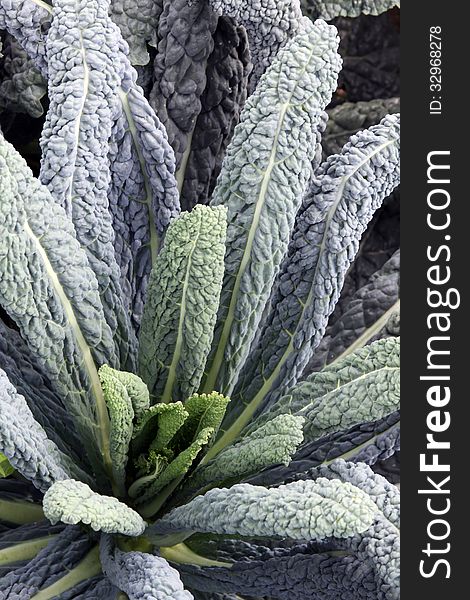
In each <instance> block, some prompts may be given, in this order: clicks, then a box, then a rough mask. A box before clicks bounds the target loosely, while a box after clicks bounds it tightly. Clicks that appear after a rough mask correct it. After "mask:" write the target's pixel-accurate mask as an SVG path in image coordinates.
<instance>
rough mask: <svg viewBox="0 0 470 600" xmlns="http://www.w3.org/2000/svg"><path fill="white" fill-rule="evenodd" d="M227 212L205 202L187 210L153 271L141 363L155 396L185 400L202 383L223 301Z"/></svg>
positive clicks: (171, 234)
mask: <svg viewBox="0 0 470 600" xmlns="http://www.w3.org/2000/svg"><path fill="white" fill-rule="evenodd" d="M225 215H226V209H225V208H223V207H216V208H209V207H204V206H198V207H196V208H195V210H193V211H192V212H191V213H183V214H182V215H181V217H179V218H178V219H177V220H175V221H174V222H173V223H172V225H171V226H170V228H169V230H168V233H167V235H166V238H165V246H164V248H163V250H162V252H161V253H160V255H159V256H158V259H157V261H156V264H155V268H154V270H153V271H152V275H151V280H150V284H149V290H148V302H147V304H146V307H145V312H144V316H143V321H142V329H141V333H140V348H139V369H140V375H141V377H142V378H143V380H144V381H145V382H146V384H147V385H148V387H149V390H150V393H151V395H152V396H153V397H154V398H155V399H156V400H161V401H169V400H183V399H185V398H188V397H189V396H190V395H191V394H193V393H194V392H195V391H196V390H197V388H198V387H199V383H200V381H201V378H202V375H203V369H204V365H205V363H206V357H207V355H208V354H209V350H210V347H211V342H212V337H213V328H214V324H215V319H216V313H217V309H218V306H219V295H220V289H221V286H222V277H223V268H224V267H223V265H224V250H225V246H224V241H225V232H226V224H225Z"/></svg>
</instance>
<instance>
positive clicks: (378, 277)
mask: <svg viewBox="0 0 470 600" xmlns="http://www.w3.org/2000/svg"><path fill="white" fill-rule="evenodd" d="M399 276H400V251H399V250H398V251H397V252H396V253H395V254H394V255H393V256H392V258H390V260H388V261H387V262H386V263H385V265H384V266H383V267H382V268H381V269H380V270H379V271H377V272H376V273H375V274H374V275H372V276H371V277H370V280H369V281H368V282H367V283H366V284H365V285H364V286H363V287H361V288H360V289H359V290H358V291H357V292H356V293H355V294H354V295H353V296H352V297H351V298H350V299H349V302H348V303H347V305H345V304H346V303H344V304H343V308H344V312H343V313H342V314H340V316H339V317H337V318H336V319H335V320H333V322H332V323H331V324H330V323H329V324H328V327H327V329H326V333H325V337H324V338H323V340H322V341H321V343H320V345H319V346H318V348H317V350H316V351H315V354H314V355H313V357H312V359H311V361H310V362H309V364H308V365H307V367H306V369H305V372H311V371H318V370H320V369H322V368H323V367H324V366H325V365H327V364H330V363H332V362H333V361H336V360H338V359H339V358H340V357H341V356H343V355H345V354H346V353H347V352H351V351H352V350H354V349H355V348H358V347H361V346H363V345H365V344H367V343H369V342H370V341H371V340H373V339H374V338H377V337H387V336H390V335H396V334H397V332H396V331H395V329H394V324H395V325H396V324H397V323H396V319H397V316H398V318H399V310H400V301H399V298H398V294H399V289H400V288H399ZM332 316H335V313H333V315H332ZM398 331H399V330H398Z"/></svg>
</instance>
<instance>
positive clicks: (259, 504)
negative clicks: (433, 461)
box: [149, 479, 376, 540]
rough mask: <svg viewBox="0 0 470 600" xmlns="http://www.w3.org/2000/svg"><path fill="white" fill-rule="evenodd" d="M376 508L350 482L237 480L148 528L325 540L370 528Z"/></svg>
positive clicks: (150, 529)
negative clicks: (261, 484)
mask: <svg viewBox="0 0 470 600" xmlns="http://www.w3.org/2000/svg"><path fill="white" fill-rule="evenodd" d="M375 512H376V509H375V505H374V504H373V503H372V502H371V500H370V499H369V498H368V497H367V495H366V494H364V493H363V492H360V491H359V490H358V489H357V488H355V487H354V486H352V485H350V484H340V482H337V481H335V482H333V481H331V482H328V481H327V480H326V479H319V480H317V481H316V482H312V481H305V482H295V483H293V484H289V485H284V486H280V487H278V488H271V489H266V488H264V487H259V486H252V485H249V484H237V485H234V486H233V487H231V488H229V489H225V488H223V489H218V488H216V489H213V490H210V491H209V492H206V494H204V495H203V496H197V497H196V498H194V499H193V500H191V502H189V504H186V505H184V506H180V507H177V508H174V509H173V510H172V511H170V512H169V513H168V514H166V515H164V516H163V517H162V518H160V519H159V520H158V521H157V522H156V523H155V524H153V525H151V526H150V527H149V532H150V534H160V535H161V534H167V533H170V532H178V531H180V532H181V531H182V532H186V533H187V534H188V535H191V533H192V532H195V531H199V532H205V533H218V534H228V535H242V536H248V537H255V538H256V537H268V538H269V537H281V538H286V537H287V538H291V539H293V540H313V539H316V540H321V539H323V538H326V537H330V536H333V535H334V536H337V537H343V536H344V537H349V536H352V535H354V534H355V533H358V532H361V531H364V530H365V529H367V528H368V527H369V526H370V525H371V523H372V521H373V517H374V514H375Z"/></svg>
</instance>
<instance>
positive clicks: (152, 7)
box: [110, 0, 163, 65]
mask: <svg viewBox="0 0 470 600" xmlns="http://www.w3.org/2000/svg"><path fill="white" fill-rule="evenodd" d="M162 9H163V0H131V1H129V0H111V6H110V11H111V19H112V20H113V21H114V23H116V25H118V26H119V29H120V30H121V33H122V37H123V38H124V39H125V40H126V42H127V43H128V44H129V59H130V61H131V63H132V64H133V65H146V64H147V63H148V62H149V59H150V57H149V54H148V52H147V46H146V43H148V44H150V45H151V46H156V45H157V24H158V19H159V17H160V15H161V12H162Z"/></svg>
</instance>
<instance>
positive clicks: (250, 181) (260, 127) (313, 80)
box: [204, 21, 341, 395]
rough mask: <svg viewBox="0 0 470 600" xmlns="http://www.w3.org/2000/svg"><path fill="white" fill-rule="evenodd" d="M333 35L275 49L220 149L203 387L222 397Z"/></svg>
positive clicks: (300, 172) (309, 127)
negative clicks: (221, 254)
mask: <svg viewBox="0 0 470 600" xmlns="http://www.w3.org/2000/svg"><path fill="white" fill-rule="evenodd" d="M335 32H336V30H335V29H334V28H332V27H330V26H328V25H326V23H324V22H320V21H319V22H318V23H316V24H315V25H313V24H310V26H309V27H307V31H306V32H305V33H301V34H298V35H297V36H296V37H295V38H294V39H293V40H291V42H290V43H289V44H288V45H287V46H286V47H285V48H284V49H283V50H282V51H281V52H280V53H279V55H278V56H277V57H276V59H275V60H274V62H273V64H272V65H271V67H270V68H269V69H268V71H267V72H266V74H265V75H264V77H263V79H262V81H261V82H260V85H259V86H258V88H257V90H256V92H255V94H253V95H252V96H251V97H250V98H249V100H248V102H247V103H246V105H245V108H244V110H243V113H242V116H241V119H240V124H239V125H238V126H237V128H236V130H235V134H234V136H233V138H232V141H231V143H230V147H229V149H228V151H227V155H226V157H225V160H224V164H223V167H222V171H221V174H220V176H219V179H218V183H217V186H216V189H215V190H214V195H213V199H212V201H211V204H212V205H213V206H218V205H223V206H226V207H227V208H228V230H227V252H226V256H225V276H224V286H223V290H222V296H221V307H220V310H219V314H218V325H217V328H216V334H215V339H214V351H213V353H212V355H211V357H210V360H209V372H208V375H207V379H206V381H205V384H204V390H205V391H206V392H211V391H213V390H214V389H216V390H218V391H220V392H221V393H224V394H227V395H230V392H231V390H232V389H233V385H234V383H235V381H236V378H237V375H238V373H239V371H240V368H241V367H242V365H243V362H244V360H245V359H246V357H247V354H248V351H249V348H250V343H251V342H252V340H253V337H254V335H255V332H256V328H257V326H258V323H259V321H260V319H261V316H262V313H263V309H264V307H265V305H266V302H267V300H268V297H269V293H270V290H271V287H272V284H273V281H274V278H275V276H276V274H277V272H278V270H279V265H280V263H281V260H282V258H283V257H284V255H285V253H286V251H287V245H288V241H289V236H290V232H291V229H292V227H293V225H294V220H295V214H296V212H297V210H298V208H299V204H300V202H301V199H302V195H303V194H304V192H305V190H306V188H307V184H308V180H309V178H310V175H311V162H312V160H314V159H315V158H317V159H318V158H319V153H320V145H319V136H320V131H321V130H322V129H323V123H324V121H323V115H324V108H325V106H326V104H327V103H328V102H329V100H330V98H331V94H332V92H333V90H334V88H335V85H336V76H337V73H338V70H339V68H340V64H341V61H340V58H339V55H338V54H337V52H336V49H337V45H338V40H337V37H336V34H335ZM248 139H249V142H248Z"/></svg>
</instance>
